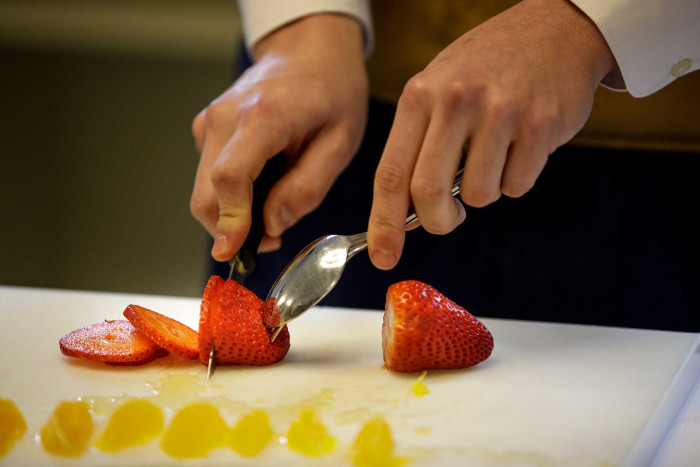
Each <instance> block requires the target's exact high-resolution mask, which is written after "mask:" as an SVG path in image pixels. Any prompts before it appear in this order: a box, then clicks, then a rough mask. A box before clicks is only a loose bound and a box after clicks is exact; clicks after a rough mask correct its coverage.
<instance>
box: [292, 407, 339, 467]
mask: <svg viewBox="0 0 700 467" xmlns="http://www.w3.org/2000/svg"><path fill="white" fill-rule="evenodd" d="M287 445H288V446H289V448H290V449H292V450H294V451H296V452H298V453H301V454H306V455H307V456H312V457H317V456H320V455H321V454H326V453H329V452H333V450H334V449H335V438H334V437H332V436H331V435H329V434H328V429H327V428H326V427H325V426H324V425H323V423H321V421H320V420H319V419H318V418H317V417H316V414H315V412H314V411H313V409H304V410H302V412H301V415H300V417H299V420H297V421H296V422H293V423H292V424H291V426H290V427H289V431H288V432H287Z"/></svg>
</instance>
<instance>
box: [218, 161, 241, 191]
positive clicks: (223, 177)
mask: <svg viewBox="0 0 700 467" xmlns="http://www.w3.org/2000/svg"><path fill="white" fill-rule="evenodd" d="M242 181H243V179H242V178H241V176H240V175H239V174H238V171H237V170H233V169H232V168H231V167H229V166H228V165H227V164H219V165H216V166H214V168H213V169H211V182H212V184H213V185H214V187H215V188H220V187H224V186H235V185H237V184H239V183H241V182H242Z"/></svg>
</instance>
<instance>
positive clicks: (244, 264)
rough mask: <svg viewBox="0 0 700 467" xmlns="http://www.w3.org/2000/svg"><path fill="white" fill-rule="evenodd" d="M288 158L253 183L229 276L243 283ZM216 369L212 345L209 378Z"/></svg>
mask: <svg viewBox="0 0 700 467" xmlns="http://www.w3.org/2000/svg"><path fill="white" fill-rule="evenodd" d="M285 164H286V159H285V157H284V155H283V154H278V155H276V156H275V157H273V158H272V159H270V160H269V161H267V163H266V164H265V167H263V170H262V172H260V175H259V176H258V178H257V179H256V180H255V182H254V183H253V205H252V211H251V223H250V230H249V231H248V236H247V237H246V239H245V241H244V242H243V246H241V249H240V250H238V253H236V256H234V257H233V259H232V260H231V271H230V272H229V274H228V278H229V279H231V280H234V281H236V282H238V283H239V284H241V285H243V281H245V279H246V278H247V277H248V276H249V275H251V274H252V273H253V271H254V270H255V265H256V263H257V258H258V247H259V246H260V241H261V240H262V238H263V235H264V234H265V226H264V222H263V205H264V203H265V199H266V198H267V194H268V193H269V191H270V188H272V185H274V184H275V182H277V180H279V178H280V177H281V176H282V174H283V173H284V169H285ZM214 370H216V351H215V350H214V346H213V345H212V347H211V351H210V352H209V365H208V366H207V380H209V379H211V377H212V375H213V374H214Z"/></svg>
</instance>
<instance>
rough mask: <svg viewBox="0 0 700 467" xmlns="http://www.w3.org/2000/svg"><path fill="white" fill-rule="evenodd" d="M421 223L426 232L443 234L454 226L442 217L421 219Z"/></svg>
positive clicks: (450, 230)
mask: <svg viewBox="0 0 700 467" xmlns="http://www.w3.org/2000/svg"><path fill="white" fill-rule="evenodd" d="M421 225H422V226H423V229H425V230H426V231H427V232H428V233H431V234H434V235H445V234H448V233H450V232H452V230H454V226H453V225H452V224H450V222H449V220H448V219H446V218H444V217H440V218H436V219H429V220H428V219H426V220H425V221H421Z"/></svg>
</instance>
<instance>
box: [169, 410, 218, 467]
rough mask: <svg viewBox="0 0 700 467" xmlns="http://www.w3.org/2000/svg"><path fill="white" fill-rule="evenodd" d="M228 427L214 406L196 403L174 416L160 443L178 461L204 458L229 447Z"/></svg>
mask: <svg viewBox="0 0 700 467" xmlns="http://www.w3.org/2000/svg"><path fill="white" fill-rule="evenodd" d="M228 432H229V428H228V426H227V425H226V422H225V421H224V419H223V418H221V415H219V411H218V410H217V409H216V407H214V406H213V405H211V404H206V403H197V404H192V405H188V406H187V407H184V408H182V409H181V410H180V411H179V412H178V413H176V414H175V417H173V421H172V422H171V423H170V426H169V427H168V429H167V430H166V431H165V434H164V435H163V439H162V440H161V442H160V446H161V448H163V451H165V452H166V453H167V454H168V455H170V456H172V457H177V458H182V459H184V458H193V457H205V456H206V455H207V454H209V451H211V450H212V449H216V448H219V447H222V446H225V445H226V441H227V437H228Z"/></svg>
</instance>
